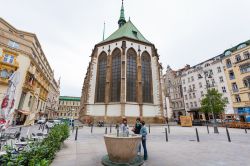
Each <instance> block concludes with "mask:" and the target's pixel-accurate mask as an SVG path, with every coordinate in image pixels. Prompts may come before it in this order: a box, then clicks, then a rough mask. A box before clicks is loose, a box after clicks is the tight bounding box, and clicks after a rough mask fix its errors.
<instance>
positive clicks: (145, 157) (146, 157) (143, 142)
mask: <svg viewBox="0 0 250 166" xmlns="http://www.w3.org/2000/svg"><path fill="white" fill-rule="evenodd" d="M142 146H143V150H144V160H147V159H148V151H147V146H146V140H142Z"/></svg>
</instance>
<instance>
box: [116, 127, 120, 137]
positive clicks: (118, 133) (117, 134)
mask: <svg viewBox="0 0 250 166" xmlns="http://www.w3.org/2000/svg"><path fill="white" fill-rule="evenodd" d="M116 131H117V137H119V128H117V130H116Z"/></svg>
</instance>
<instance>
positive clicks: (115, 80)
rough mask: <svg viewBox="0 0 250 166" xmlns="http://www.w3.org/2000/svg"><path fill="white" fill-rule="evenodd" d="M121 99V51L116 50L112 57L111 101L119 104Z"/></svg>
mask: <svg viewBox="0 0 250 166" xmlns="http://www.w3.org/2000/svg"><path fill="white" fill-rule="evenodd" d="M120 97H121V50H120V49H119V48H115V49H114V51H113V52H112V57H111V87H110V101H111V102H119V101H120Z"/></svg>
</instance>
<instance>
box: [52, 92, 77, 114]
mask: <svg viewBox="0 0 250 166" xmlns="http://www.w3.org/2000/svg"><path fill="white" fill-rule="evenodd" d="M80 103H81V98H80V97H70V96H60V98H59V107H58V111H57V114H56V115H57V116H56V117H54V118H65V119H78V118H79V111H80Z"/></svg>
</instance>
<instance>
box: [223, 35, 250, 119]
mask: <svg viewBox="0 0 250 166" xmlns="http://www.w3.org/2000/svg"><path fill="white" fill-rule="evenodd" d="M223 55H224V58H223V60H222V62H223V64H224V71H225V75H226V81H227V83H228V87H229V91H230V95H231V98H232V101H233V108H234V110H235V113H237V114H238V115H239V116H240V120H241V121H247V122H250V40H248V41H246V42H243V43H240V44H238V45H237V46H235V47H232V48H230V49H227V50H226V51H224V53H223Z"/></svg>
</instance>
